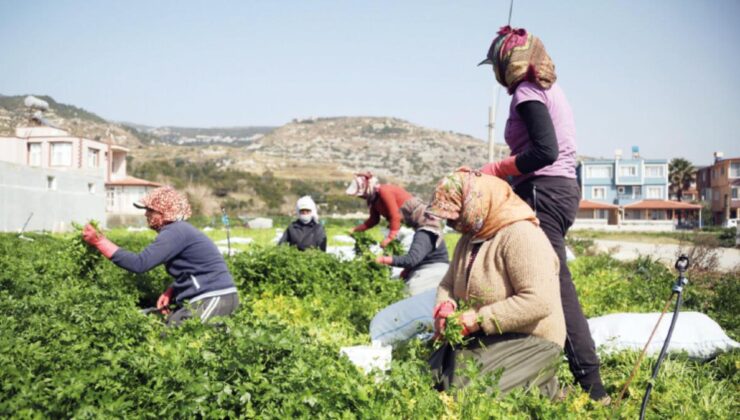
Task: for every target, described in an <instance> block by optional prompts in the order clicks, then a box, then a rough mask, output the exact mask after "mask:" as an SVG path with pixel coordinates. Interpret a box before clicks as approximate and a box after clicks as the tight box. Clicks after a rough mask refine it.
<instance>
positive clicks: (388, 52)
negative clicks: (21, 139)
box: [0, 0, 740, 164]
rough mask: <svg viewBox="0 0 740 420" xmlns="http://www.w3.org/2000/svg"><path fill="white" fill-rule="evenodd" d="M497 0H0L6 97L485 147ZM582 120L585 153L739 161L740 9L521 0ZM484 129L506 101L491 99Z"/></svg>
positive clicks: (502, 5) (189, 119) (517, 12)
mask: <svg viewBox="0 0 740 420" xmlns="http://www.w3.org/2000/svg"><path fill="white" fill-rule="evenodd" d="M508 7H509V1H508V0H496V1H467V0H466V1H435V0H425V1H379V0H375V1H364V2H360V1H338V0H337V1H308V0H306V1H260V2H257V1H239V2H237V1H233V2H232V1H207V2H206V1H199V2H195V1H182V0H181V1H34V0H28V1H11V0H0V52H2V58H1V59H0V93H2V94H5V95H15V94H26V93H35V94H48V95H51V96H53V97H54V98H55V99H56V100H58V101H62V102H66V103H70V104H74V105H77V106H81V107H83V108H85V109H88V110H90V111H93V112H96V113H98V114H99V115H101V116H103V117H104V118H107V119H112V120H118V121H131V122H136V123H141V124H149V125H182V126H233V125H281V124H284V123H286V122H288V121H290V120H291V119H293V118H296V117H308V116H342V115H372V116H393V117H399V118H403V119H406V120H409V121H411V122H413V123H416V124H420V125H423V126H427V127H433V128H437V129H442V130H452V131H457V132H462V133H467V134H471V135H473V136H475V137H478V138H480V139H486V135H487V134H486V124H487V112H488V111H487V107H488V106H489V104H490V102H491V100H492V97H493V96H494V94H493V92H495V86H496V85H495V79H494V78H493V74H492V72H491V70H490V68H489V67H486V68H484V67H480V68H478V67H476V66H475V65H476V63H477V62H478V61H480V60H481V59H482V58H483V57H484V55H485V52H486V51H487V49H488V45H489V43H490V41H491V39H492V38H493V36H494V34H495V32H496V30H497V29H498V27H499V26H502V25H503V24H505V23H506V19H507V16H508ZM512 24H513V25H515V26H522V27H525V28H527V29H529V30H530V31H531V32H533V33H534V34H536V35H538V36H539V37H540V38H541V39H542V40H543V42H544V43H545V46H546V47H547V49H548V51H549V53H550V55H551V56H552V58H553V61H554V62H555V64H556V69H557V73H558V80H559V83H560V84H561V85H562V87H563V89H564V90H565V92H566V94H567V95H568V97H569V99H570V102H571V105H572V106H573V109H574V112H575V115H576V125H577V129H578V149H579V153H580V154H585V155H590V156H611V155H612V154H613V151H614V149H617V148H621V149H623V150H624V151H625V152H627V151H629V150H630V147H631V146H632V145H638V146H640V149H641V152H642V154H643V155H644V156H648V157H653V158H663V157H665V158H672V157H677V156H681V157H686V158H688V159H690V160H692V161H693V162H695V163H697V164H702V163H708V162H710V161H711V154H712V152H713V151H715V150H722V151H724V152H725V156H740V77H739V76H738V71H740V1H737V0H706V1H686V0H670V1H669V0H655V1H632V0H624V1H616V0H614V1H596V0H591V1H589V0H572V1H569V0H564V1H554V0H553V1H538V0H515V3H514V13H513V19H512ZM500 98H501V102H500V105H499V107H498V115H497V125H498V129H497V133H496V139H497V141H499V142H502V141H503V137H502V133H503V126H504V122H505V118H506V116H507V113H508V103H509V96H508V95H506V94H505V92H502V93H501V96H500Z"/></svg>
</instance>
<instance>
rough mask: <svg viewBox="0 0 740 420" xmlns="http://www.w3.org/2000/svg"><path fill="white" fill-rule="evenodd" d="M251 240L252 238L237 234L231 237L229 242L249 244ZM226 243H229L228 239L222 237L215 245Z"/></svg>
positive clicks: (252, 240)
mask: <svg viewBox="0 0 740 420" xmlns="http://www.w3.org/2000/svg"><path fill="white" fill-rule="evenodd" d="M252 242H254V239H252V238H240V237H238V236H237V237H235V238H231V244H232V245H233V244H243V245H247V244H251V243H252ZM228 244H229V240H228V239H222V240H220V241H218V242H216V245H228Z"/></svg>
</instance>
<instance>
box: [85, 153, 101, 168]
mask: <svg viewBox="0 0 740 420" xmlns="http://www.w3.org/2000/svg"><path fill="white" fill-rule="evenodd" d="M99 166H100V150H97V149H90V148H88V149H87V167H88V168H97V167H99Z"/></svg>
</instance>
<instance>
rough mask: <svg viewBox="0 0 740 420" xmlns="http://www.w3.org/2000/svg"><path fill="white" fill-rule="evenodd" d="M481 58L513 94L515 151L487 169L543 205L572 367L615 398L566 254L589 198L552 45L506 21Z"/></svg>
mask: <svg viewBox="0 0 740 420" xmlns="http://www.w3.org/2000/svg"><path fill="white" fill-rule="evenodd" d="M480 64H490V65H491V66H492V67H493V72H494V74H495V76H496V80H497V81H498V82H499V83H500V84H501V85H502V86H504V87H505V88H506V89H507V91H508V93H509V94H510V95H511V96H512V97H511V106H510V107H509V118H508V119H507V121H506V129H505V131H504V137H505V140H506V144H507V145H509V148H510V149H511V156H509V157H507V158H506V159H503V160H501V161H498V162H491V163H489V164H487V165H485V166H484V167H483V168H482V169H481V172H483V173H485V174H489V175H494V176H497V177H499V178H502V179H510V180H511V184H512V187H513V188H514V192H516V194H517V195H519V197H521V198H522V199H524V201H526V202H527V204H529V206H530V207H531V208H532V209H533V210H534V211H535V214H536V215H537V218H538V219H539V221H540V226H541V227H542V230H543V231H544V232H545V234H546V235H547V239H548V240H549V241H550V244H551V245H552V247H553V249H554V250H555V253H556V254H557V255H558V259H559V260H560V296H561V299H562V302H563V310H564V312H565V323H566V326H567V336H566V342H565V354H566V356H567V357H568V363H569V365H570V370H571V372H572V373H573V376H574V377H575V379H576V382H578V384H580V385H581V387H582V388H583V389H584V390H585V391H587V392H588V393H589V395H590V396H591V398H592V399H594V400H601V401H602V402H604V403H608V402H609V396H608V395H607V393H606V390H605V389H604V385H603V383H602V381H601V375H600V373H599V364H600V362H599V358H598V356H597V355H596V350H595V347H594V341H593V339H592V338H591V333H590V332H589V328H588V322H587V321H586V317H585V316H584V315H583V311H582V309H581V305H580V303H579V302H578V295H577V294H576V289H575V286H574V285H573V279H572V278H571V274H570V271H569V270H568V264H567V261H566V258H565V234H566V233H567V232H568V229H569V228H570V226H571V225H572V224H573V222H574V221H575V217H576V213H577V212H578V205H579V203H580V198H581V192H580V187H579V185H578V182H577V180H576V129H575V122H574V118H573V112H572V110H571V108H570V104H569V103H568V99H567V98H566V96H565V93H564V92H563V89H561V87H560V85H559V84H558V83H557V76H556V74H555V65H554V64H553V62H552V60H551V59H550V56H549V55H548V54H547V51H546V50H545V46H544V45H543V44H542V41H541V40H540V39H539V38H537V37H536V36H534V35H532V34H531V33H529V32H527V31H526V30H525V29H521V28H512V27H510V26H506V27H504V28H501V30H500V31H499V32H498V34H497V36H496V38H494V40H493V42H492V43H491V46H490V48H489V50H488V54H487V56H486V59H485V60H483V61H482V62H481V63H480ZM480 64H479V65H480Z"/></svg>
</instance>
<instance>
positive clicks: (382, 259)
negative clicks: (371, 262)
mask: <svg viewBox="0 0 740 420" xmlns="http://www.w3.org/2000/svg"><path fill="white" fill-rule="evenodd" d="M375 262H376V263H378V264H385V265H391V264H393V257H391V256H389V255H381V256H379V257H377V258H375Z"/></svg>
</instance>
